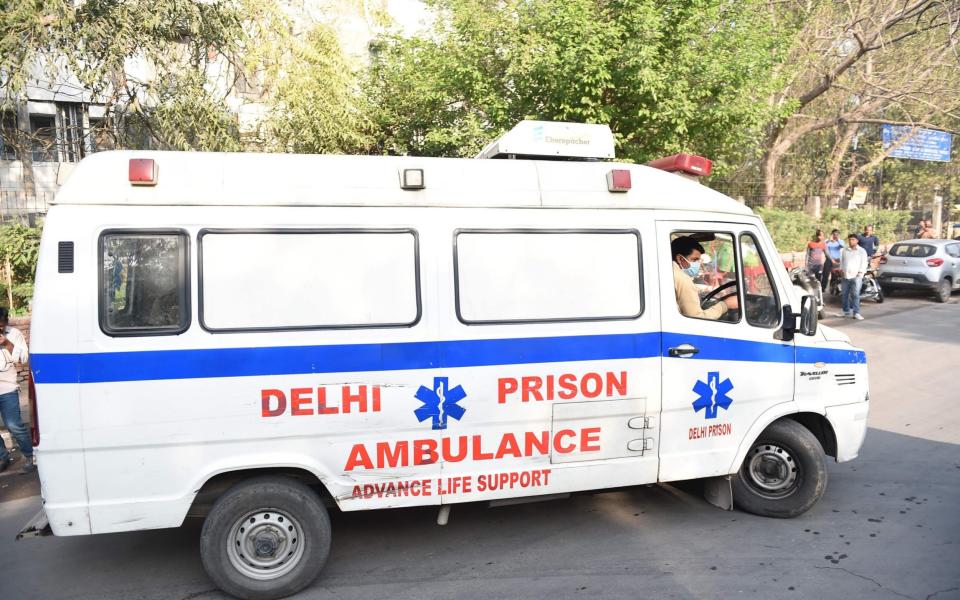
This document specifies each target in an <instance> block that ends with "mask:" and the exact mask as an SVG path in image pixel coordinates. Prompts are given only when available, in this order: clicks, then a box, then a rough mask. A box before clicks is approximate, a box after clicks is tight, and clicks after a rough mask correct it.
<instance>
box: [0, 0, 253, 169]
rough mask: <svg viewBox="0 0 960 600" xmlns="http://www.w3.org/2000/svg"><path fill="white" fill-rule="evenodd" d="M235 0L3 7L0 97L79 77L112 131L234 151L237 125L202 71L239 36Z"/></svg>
mask: <svg viewBox="0 0 960 600" xmlns="http://www.w3.org/2000/svg"><path fill="white" fill-rule="evenodd" d="M240 2H241V0H214V1H206V0H152V1H151V2H138V1H134V0H85V1H83V2H73V1H71V0H30V1H22V2H12V3H11V2H6V1H4V2H2V4H0V6H2V10H0V91H2V95H3V96H4V97H5V98H6V99H7V100H8V101H9V100H11V99H15V98H18V97H20V96H21V95H22V94H23V93H24V91H25V90H26V86H27V85H28V83H29V81H30V79H31V78H36V77H40V78H44V79H47V80H50V81H54V82H57V81H64V80H66V79H67V78H69V76H73V77H75V78H76V79H77V80H78V81H79V83H80V85H81V86H82V87H83V88H85V89H86V90H89V91H91V92H92V93H93V95H94V98H96V100H97V101H98V102H101V103H104V104H106V105H107V106H108V107H110V108H111V109H112V110H110V111H109V112H108V118H110V119H111V120H115V121H116V122H113V123H111V124H110V127H109V129H110V130H112V131H122V130H123V129H124V128H125V126H126V124H127V123H126V122H127V121H130V125H131V128H132V129H135V130H140V131H142V132H147V133H149V134H151V135H152V137H153V138H154V139H155V140H157V141H158V142H159V143H160V145H161V146H163V147H168V148H176V149H210V150H212V149H215V150H229V149H236V148H237V139H238V136H237V133H236V127H235V125H233V123H231V121H235V119H234V117H232V116H231V115H230V113H229V111H228V110H227V107H226V105H225V104H224V102H223V99H222V98H221V97H218V95H217V94H216V93H215V91H214V89H213V88H212V87H211V86H209V85H207V75H208V68H209V67H210V66H211V62H212V61H213V60H214V59H216V58H217V57H219V56H224V55H229V54H230V53H231V52H232V51H233V50H235V49H237V48H238V46H239V44H240V42H241V40H242V39H243V35H244V32H243V27H242V23H243V14H244V12H243V10H241V7H242V5H241V4H240Z"/></svg>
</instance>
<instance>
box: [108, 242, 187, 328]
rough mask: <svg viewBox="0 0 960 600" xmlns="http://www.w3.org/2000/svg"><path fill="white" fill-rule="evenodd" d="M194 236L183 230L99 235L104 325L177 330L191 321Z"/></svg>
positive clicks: (109, 326) (185, 326)
mask: <svg viewBox="0 0 960 600" xmlns="http://www.w3.org/2000/svg"><path fill="white" fill-rule="evenodd" d="M189 243H190V242H189V238H188V237H187V234H186V233H185V232H182V231H162V232H151V231H136V232H134V231H107V232H104V233H103V234H102V235H101V236H100V300H99V313H100V319H99V320H100V328H101V329H102V330H103V332H104V333H106V334H107V335H111V336H131V335H174V334H178V333H182V332H184V331H186V330H187V327H189V324H190V305H189V302H190V300H189V298H190V292H189V276H188V271H187V269H188V264H187V263H188V259H189V255H190V246H189Z"/></svg>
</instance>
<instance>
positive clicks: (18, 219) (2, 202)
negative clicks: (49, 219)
mask: <svg viewBox="0 0 960 600" xmlns="http://www.w3.org/2000/svg"><path fill="white" fill-rule="evenodd" d="M53 196H54V195H53V193H49V192H41V193H38V194H32V195H28V194H26V193H24V192H21V191H14V190H0V224H4V225H6V224H10V223H20V224H22V225H30V226H31V227H33V226H36V225H39V224H40V223H42V222H43V217H44V215H46V214H47V208H48V207H49V206H50V203H51V202H53Z"/></svg>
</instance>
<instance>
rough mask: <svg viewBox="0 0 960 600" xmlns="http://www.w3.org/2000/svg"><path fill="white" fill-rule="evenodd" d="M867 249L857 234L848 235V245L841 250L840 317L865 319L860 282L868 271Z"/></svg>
mask: <svg viewBox="0 0 960 600" xmlns="http://www.w3.org/2000/svg"><path fill="white" fill-rule="evenodd" d="M868 261H869V259H868V258H867V253H866V251H865V250H864V249H863V248H861V247H860V239H859V238H858V237H857V234H855V233H851V234H850V235H848V236H847V247H846V248H844V249H843V250H841V251H840V271H841V275H842V277H843V281H842V282H841V284H840V298H841V299H842V300H843V312H842V313H840V314H839V315H837V316H838V317H853V318H854V319H857V320H858V321H862V320H863V316H862V315H861V314H860V284H861V283H863V275H864V273H866V272H867V264H868Z"/></svg>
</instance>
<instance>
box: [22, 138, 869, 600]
mask: <svg viewBox="0 0 960 600" xmlns="http://www.w3.org/2000/svg"><path fill="white" fill-rule="evenodd" d="M710 169H711V165H710V162H709V161H708V160H706V159H704V158H702V157H697V156H693V155H687V154H681V155H676V156H673V157H668V158H666V159H663V160H658V161H654V162H653V163H651V165H650V166H647V165H637V164H626V163H620V162H616V161H615V159H614V143H613V137H612V135H611V133H610V130H609V128H608V127H606V126H603V125H583V124H571V123H550V122H536V121H524V122H522V123H520V124H519V125H518V126H517V127H516V128H515V129H513V130H511V131H510V132H508V133H507V134H505V135H504V136H503V137H501V138H500V139H498V140H497V141H495V142H494V143H492V144H491V145H490V146H488V147H487V148H486V149H485V150H484V151H483V152H482V153H481V154H480V156H479V157H477V158H474V159H446V158H420V157H409V156H319V155H318V156H311V155H283V154H226V153H180V152H160V151H137V152H132V151H117V152H103V153H98V154H94V155H92V156H90V157H88V158H86V159H84V160H83V161H82V162H81V163H80V164H79V165H78V166H77V167H76V169H75V171H74V172H73V173H72V175H70V177H69V178H68V179H67V181H66V182H65V184H64V185H63V187H62V189H61V190H60V192H59V194H58V195H57V197H56V201H55V203H54V205H53V206H52V207H51V208H50V211H49V214H48V215H47V218H46V224H45V227H44V230H43V238H42V242H41V249H40V259H39V265H38V267H37V275H36V294H35V298H34V304H33V322H32V330H31V334H32V336H31V350H32V358H31V372H32V385H31V401H32V408H33V423H34V432H33V433H34V442H35V445H36V447H37V449H36V456H37V464H38V468H39V473H40V480H41V483H42V497H43V506H42V511H41V513H40V514H39V515H37V517H35V519H34V520H33V521H32V522H31V523H29V524H28V525H27V527H26V528H25V529H24V531H23V532H22V533H21V535H23V536H28V535H31V534H33V535H41V534H49V533H52V534H53V535H57V536H73V535H86V534H97V533H111V532H121V531H133V530H142V529H154V528H164V527H178V526H180V525H181V524H183V523H184V520H185V519H187V518H188V517H202V518H204V519H205V520H204V524H203V530H202V535H201V541H200V544H201V558H202V561H203V565H204V567H205V569H206V571H207V573H208V574H209V576H210V578H211V579H212V580H213V582H214V583H215V584H216V585H217V586H219V587H220V588H221V589H222V590H224V591H225V592H227V593H229V594H232V595H234V596H236V597H239V598H252V599H270V598H279V597H283V596H287V595H290V594H292V593H295V592H297V591H298V590H301V589H303V588H304V587H306V586H308V585H309V584H310V583H311V582H312V581H313V580H314V579H315V578H316V577H317V575H318V574H319V572H320V570H321V569H322V567H323V565H324V562H325V560H326V558H327V555H328V551H329V548H330V544H331V539H332V536H331V527H330V520H329V517H328V511H329V510H331V509H334V508H335V509H339V510H341V511H355V510H372V509H386V508H400V507H412V506H436V507H438V510H439V512H438V520H439V521H440V522H441V523H443V522H445V521H446V519H447V518H448V515H449V511H450V506H451V505H453V504H457V503H462V502H489V503H493V504H504V503H512V502H524V501H533V500H545V499H553V498H561V497H564V496H566V495H569V494H571V493H575V492H581V491H585V490H598V489H605V488H621V487H625V486H637V485H645V484H655V483H665V482H676V481H681V480H690V479H703V480H705V485H704V489H705V490H706V497H707V500H708V501H709V502H710V503H712V504H715V505H717V506H719V507H721V508H724V509H732V508H733V507H734V506H736V507H739V508H740V509H742V510H745V511H748V512H751V513H755V514H759V515H766V516H770V517H793V516H796V515H799V514H801V513H803V512H804V511H806V510H808V509H809V508H810V507H811V506H812V505H813V504H814V503H815V502H816V501H817V500H818V499H819V498H820V497H821V495H822V494H823V492H824V489H825V486H826V483H827V470H826V458H825V457H827V456H829V457H832V458H833V459H835V460H836V461H838V462H844V461H849V460H851V459H853V458H855V457H856V456H857V454H858V452H859V449H860V447H861V444H862V442H863V439H864V435H865V432H866V423H867V421H866V419H867V412H868V405H869V391H868V382H867V367H866V357H865V353H864V352H863V351H862V350H861V349H858V348H856V347H854V346H853V345H852V344H851V342H850V340H849V338H848V337H847V336H845V335H844V334H842V333H840V332H838V331H835V330H833V329H830V328H828V327H824V326H819V327H818V324H817V314H816V304H815V302H813V299H812V297H811V296H808V295H802V294H801V293H800V290H799V289H798V288H795V287H794V286H793V285H792V284H791V281H790V276H789V274H788V272H787V271H786V270H785V268H784V266H783V264H782V263H781V261H780V259H779V256H778V254H777V249H776V247H775V246H774V243H773V240H772V239H771V237H770V235H769V233H768V232H767V230H766V229H765V227H764V224H763V222H762V221H761V220H760V218H759V217H758V216H756V215H755V214H753V212H752V211H751V210H750V209H749V208H746V207H745V206H744V205H743V204H741V203H739V202H737V201H735V200H733V199H731V198H728V197H726V196H724V195H722V194H720V193H718V192H716V191H713V190H711V189H709V188H708V187H706V186H705V185H702V184H700V183H698V181H697V177H699V176H705V175H708V174H709V172H710ZM680 236H690V237H692V238H694V239H695V240H697V241H698V242H699V243H700V244H701V246H702V247H703V248H704V257H703V260H702V264H703V267H702V268H701V269H700V272H699V273H698V274H697V276H696V279H695V280H694V283H695V284H696V286H697V289H698V290H699V292H700V294H701V298H702V306H703V307H709V306H711V305H712V304H714V303H716V302H717V301H720V300H722V299H724V298H726V297H727V296H736V297H737V298H738V300H739V308H737V309H734V310H728V311H726V312H725V313H724V314H723V315H722V316H720V317H719V318H716V319H702V318H692V317H688V316H685V315H684V314H681V312H680V311H679V309H678V304H677V298H676V297H675V287H674V278H675V276H676V275H675V272H674V267H673V258H674V257H673V256H671V242H672V241H673V240H675V239H677V238H678V237H680Z"/></svg>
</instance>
